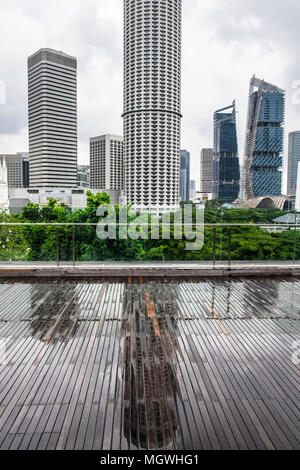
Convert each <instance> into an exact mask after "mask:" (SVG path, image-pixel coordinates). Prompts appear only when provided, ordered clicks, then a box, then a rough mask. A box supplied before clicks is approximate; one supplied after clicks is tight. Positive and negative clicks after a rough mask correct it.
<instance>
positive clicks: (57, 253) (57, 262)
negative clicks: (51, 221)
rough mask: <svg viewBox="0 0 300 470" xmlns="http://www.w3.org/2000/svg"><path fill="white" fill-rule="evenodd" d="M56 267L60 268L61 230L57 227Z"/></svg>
mask: <svg viewBox="0 0 300 470" xmlns="http://www.w3.org/2000/svg"><path fill="white" fill-rule="evenodd" d="M56 266H59V228H58V226H56Z"/></svg>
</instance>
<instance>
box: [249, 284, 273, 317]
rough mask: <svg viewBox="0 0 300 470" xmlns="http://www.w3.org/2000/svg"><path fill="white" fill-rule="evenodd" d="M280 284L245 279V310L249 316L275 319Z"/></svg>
mask: <svg viewBox="0 0 300 470" xmlns="http://www.w3.org/2000/svg"><path fill="white" fill-rule="evenodd" d="M278 286H279V283H278V282H277V281H274V280H270V279H266V280H263V281H259V280H249V279H245V280H244V282H243V291H244V292H243V298H244V309H245V312H246V313H247V314H248V316H251V317H255V318H262V317H266V316H267V317H269V316H271V317H273V316H274V307H275V306H276V305H277V301H278V296H279V293H278ZM258 294H259V295H258Z"/></svg>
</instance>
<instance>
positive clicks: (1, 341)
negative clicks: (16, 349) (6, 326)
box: [0, 338, 7, 366]
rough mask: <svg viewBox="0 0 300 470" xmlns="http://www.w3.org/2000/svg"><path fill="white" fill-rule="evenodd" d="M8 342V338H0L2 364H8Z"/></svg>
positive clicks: (0, 360)
mask: <svg viewBox="0 0 300 470" xmlns="http://www.w3.org/2000/svg"><path fill="white" fill-rule="evenodd" d="M6 342H7V339H3V338H0V366H2V365H6V361H7V354H6V351H7V348H6Z"/></svg>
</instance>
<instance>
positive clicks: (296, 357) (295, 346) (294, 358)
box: [292, 340, 300, 366]
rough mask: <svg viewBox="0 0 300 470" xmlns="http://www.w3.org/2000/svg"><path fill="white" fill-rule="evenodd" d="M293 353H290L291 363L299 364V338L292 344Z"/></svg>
mask: <svg viewBox="0 0 300 470" xmlns="http://www.w3.org/2000/svg"><path fill="white" fill-rule="evenodd" d="M292 347H293V350H294V353H293V355H292V363H293V364H295V366H300V340H298V341H295V342H294V343H293V345H292Z"/></svg>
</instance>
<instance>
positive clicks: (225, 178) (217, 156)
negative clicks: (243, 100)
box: [213, 101, 240, 202]
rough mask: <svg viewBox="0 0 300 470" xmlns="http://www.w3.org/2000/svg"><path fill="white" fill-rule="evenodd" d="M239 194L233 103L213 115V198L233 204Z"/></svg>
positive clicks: (238, 169) (238, 168)
mask: <svg viewBox="0 0 300 470" xmlns="http://www.w3.org/2000/svg"><path fill="white" fill-rule="evenodd" d="M239 192H240V164H239V157H238V142H237V130H236V109H235V101H234V102H233V104H232V105H231V106H227V107H226V108H222V109H219V110H217V111H216V112H215V114H214V157H213V197H214V198H215V199H222V200H223V201H226V202H233V201H235V200H236V199H238V197H239Z"/></svg>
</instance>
